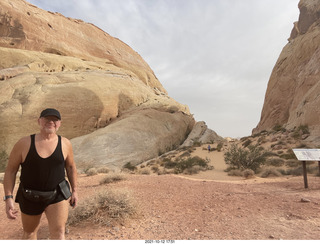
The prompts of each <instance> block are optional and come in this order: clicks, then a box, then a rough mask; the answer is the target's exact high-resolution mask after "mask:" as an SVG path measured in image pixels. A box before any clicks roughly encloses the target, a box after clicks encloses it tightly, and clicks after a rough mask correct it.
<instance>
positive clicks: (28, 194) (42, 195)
mask: <svg viewBox="0 0 320 244" xmlns="http://www.w3.org/2000/svg"><path fill="white" fill-rule="evenodd" d="M22 194H23V196H24V197H25V198H26V199H27V200H29V201H32V202H43V203H46V202H50V201H51V200H53V199H54V198H55V197H56V195H57V190H54V191H36V190H31V189H25V188H24V187H23V186H22Z"/></svg>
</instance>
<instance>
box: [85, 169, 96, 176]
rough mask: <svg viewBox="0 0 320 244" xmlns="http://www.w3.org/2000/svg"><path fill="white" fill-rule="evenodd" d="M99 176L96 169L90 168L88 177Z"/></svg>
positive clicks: (87, 173)
mask: <svg viewBox="0 0 320 244" xmlns="http://www.w3.org/2000/svg"><path fill="white" fill-rule="evenodd" d="M97 174H98V170H97V169H96V168H90V169H88V170H87V172H86V175H87V176H93V175H97Z"/></svg>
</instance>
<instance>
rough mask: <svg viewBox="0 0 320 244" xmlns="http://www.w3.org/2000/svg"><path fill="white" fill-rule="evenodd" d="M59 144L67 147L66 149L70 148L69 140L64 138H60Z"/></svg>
mask: <svg viewBox="0 0 320 244" xmlns="http://www.w3.org/2000/svg"><path fill="white" fill-rule="evenodd" d="M61 142H62V144H63V145H65V146H68V147H69V146H71V142H70V140H69V139H68V138H66V137H63V136H61Z"/></svg>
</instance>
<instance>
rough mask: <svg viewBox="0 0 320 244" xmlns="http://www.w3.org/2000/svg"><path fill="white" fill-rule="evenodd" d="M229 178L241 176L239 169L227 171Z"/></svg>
mask: <svg viewBox="0 0 320 244" xmlns="http://www.w3.org/2000/svg"><path fill="white" fill-rule="evenodd" d="M228 175H229V176H243V174H242V171H241V170H240V169H231V170H229V171H228Z"/></svg>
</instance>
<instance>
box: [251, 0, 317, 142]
mask: <svg viewBox="0 0 320 244" xmlns="http://www.w3.org/2000/svg"><path fill="white" fill-rule="evenodd" d="M299 9H300V16H299V21H298V22H295V23H294V27H293V30H292V32H291V35H290V38H289V39H288V41H289V42H288V44H287V45H286V46H285V47H284V48H283V50H282V52H281V54H280V56H279V58H278V60H277V62H276V64H275V66H274V68H273V71H272V73H271V76H270V79H269V82H268V87H267V91H266V95H265V101H264V105H263V109H262V113H261V119H260V122H259V123H258V125H257V127H256V128H255V129H253V134H255V133H258V132H261V131H263V130H271V129H272V128H273V127H274V126H276V125H281V126H283V127H284V128H287V129H293V128H294V127H298V126H300V125H308V126H309V130H310V133H311V136H310V137H309V138H308V140H314V141H315V142H318V141H320V140H319V133H320V122H319V121H320V120H319V117H320V110H319V107H320V99H319V98H320V97H319V94H320V83H319V74H320V73H319V71H320V0H301V1H300V2H299Z"/></svg>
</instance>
